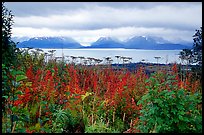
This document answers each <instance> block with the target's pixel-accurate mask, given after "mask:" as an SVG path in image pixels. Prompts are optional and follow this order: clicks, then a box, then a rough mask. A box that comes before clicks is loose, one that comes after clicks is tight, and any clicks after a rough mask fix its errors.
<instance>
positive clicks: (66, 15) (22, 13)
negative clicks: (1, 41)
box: [5, 2, 202, 45]
mask: <svg viewBox="0 0 204 135" xmlns="http://www.w3.org/2000/svg"><path fill="white" fill-rule="evenodd" d="M5 5H6V7H7V8H8V9H9V10H12V13H13V14H14V16H15V17H14V22H15V23H14V25H13V30H12V33H13V36H18V37H23V36H28V37H36V36H38V37H39V36H67V37H72V38H73V39H75V40H76V41H78V42H80V43H81V44H82V45H88V44H90V43H92V42H95V41H96V40H97V39H98V38H99V37H102V36H111V37H116V38H118V39H119V40H125V39H127V38H130V37H133V36H148V35H150V36H151V35H152V36H160V37H163V38H165V39H167V40H170V41H172V42H176V41H178V40H186V41H193V39H192V35H193V34H194V33H195V29H199V28H200V27H201V26H202V3H201V2H6V3H5Z"/></svg>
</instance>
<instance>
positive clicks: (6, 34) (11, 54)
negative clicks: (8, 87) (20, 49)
mask: <svg viewBox="0 0 204 135" xmlns="http://www.w3.org/2000/svg"><path fill="white" fill-rule="evenodd" d="M13 23H14V22H13V14H12V12H11V11H10V10H8V9H7V8H6V7H5V5H4V2H3V3H2V62H3V64H5V65H6V66H8V67H9V66H11V65H14V64H15V62H16V53H15V50H16V45H15V43H14V42H13V41H11V29H12V25H13Z"/></svg>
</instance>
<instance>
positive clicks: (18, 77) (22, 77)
mask: <svg viewBox="0 0 204 135" xmlns="http://www.w3.org/2000/svg"><path fill="white" fill-rule="evenodd" d="M25 79H27V76H25V75H18V76H16V82H19V81H22V80H25Z"/></svg>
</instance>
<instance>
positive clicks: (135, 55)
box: [42, 49, 181, 64]
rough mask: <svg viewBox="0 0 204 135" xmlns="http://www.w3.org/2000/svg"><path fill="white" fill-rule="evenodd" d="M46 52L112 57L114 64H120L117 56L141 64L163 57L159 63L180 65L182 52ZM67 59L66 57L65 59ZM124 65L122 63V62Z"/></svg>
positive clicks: (131, 50) (57, 55)
mask: <svg viewBox="0 0 204 135" xmlns="http://www.w3.org/2000/svg"><path fill="white" fill-rule="evenodd" d="M42 50H43V51H44V52H48V51H49V50H56V52H55V56H56V57H59V56H62V53H63V54H64V56H84V57H94V58H98V59H103V60H104V57H111V58H112V60H113V63H118V61H117V59H116V58H115V56H116V55H120V56H126V57H132V61H131V62H141V60H142V59H144V60H145V62H150V63H157V60H156V59H155V58H154V57H155V56H156V57H157V56H158V57H161V58H160V59H159V60H158V62H159V63H163V64H166V63H174V62H177V63H180V59H179V56H178V54H179V52H180V51H181V50H142V49H63V50H62V49H42ZM65 58H66V57H65ZM120 63H122V61H120Z"/></svg>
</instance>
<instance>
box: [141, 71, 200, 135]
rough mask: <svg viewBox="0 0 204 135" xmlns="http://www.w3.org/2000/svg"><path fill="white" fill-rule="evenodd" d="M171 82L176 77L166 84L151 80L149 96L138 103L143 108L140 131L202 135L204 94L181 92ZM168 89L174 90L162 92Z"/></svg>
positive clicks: (169, 79)
mask: <svg viewBox="0 0 204 135" xmlns="http://www.w3.org/2000/svg"><path fill="white" fill-rule="evenodd" d="M155 75H156V76H157V75H158V74H155ZM163 76H164V74H163ZM171 78H174V76H169V77H168V78H167V80H168V81H164V82H163V83H159V80H157V79H156V78H154V77H150V78H149V79H148V80H147V81H148V82H149V83H150V85H149V86H147V88H148V93H147V94H146V95H144V96H143V97H142V99H141V100H140V101H138V104H142V106H143V107H142V110H141V116H140V117H139V119H140V120H139V124H138V129H139V130H140V131H141V132H145V133H149V132H156V133H167V132H177V133H183V132H198V133H200V132H202V112H201V110H198V108H197V105H198V104H199V103H201V102H202V101H201V98H202V97H201V94H200V93H191V92H189V91H187V90H185V89H182V88H178V86H176V85H173V82H174V81H175V80H172V79H171ZM164 86H169V88H170V89H168V90H167V89H161V88H165V87H164Z"/></svg>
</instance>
